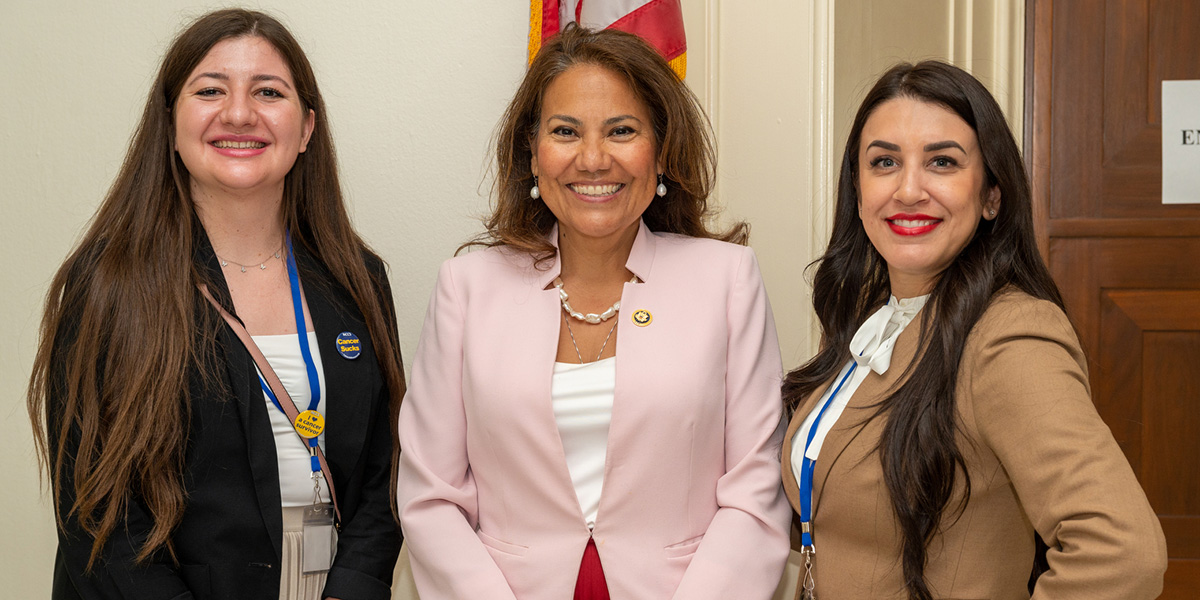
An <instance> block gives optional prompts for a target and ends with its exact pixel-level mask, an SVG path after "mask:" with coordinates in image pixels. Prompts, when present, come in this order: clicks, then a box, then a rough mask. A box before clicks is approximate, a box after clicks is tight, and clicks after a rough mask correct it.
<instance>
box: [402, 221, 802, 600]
mask: <svg viewBox="0 0 1200 600" xmlns="http://www.w3.org/2000/svg"><path fill="white" fill-rule="evenodd" d="M551 239H552V240H556V239H557V234H556V232H554V233H552V235H551ZM626 266H627V268H628V269H629V270H630V271H632V272H633V273H635V274H636V275H637V276H638V278H639V279H640V280H641V283H632V284H631V283H627V284H625V288H624V291H623V293H622V295H621V312H620V313H619V314H618V316H617V317H616V318H618V319H620V321H619V324H618V325H617V327H618V328H619V329H618V334H617V337H618V339H619V340H620V346H619V348H618V352H617V381H616V395H615V399H614V403H613V415H612V424H611V426H610V429H609V438H608V455H607V459H606V464H605V471H604V490H603V494H602V497H601V500H600V509H599V514H598V518H597V520H596V527H595V530H594V532H593V533H592V535H593V536H594V538H595V541H596V546H597V548H598V549H599V553H600V560H601V562H602V563H603V565H604V571H605V575H606V577H607V580H608V586H609V590H610V593H611V594H612V597H614V598H620V599H621V600H628V599H637V598H646V599H650V598H654V599H665V598H686V599H689V600H698V599H704V598H713V599H718V598H719V599H722V600H729V599H748V600H756V599H762V600H765V599H767V598H770V596H771V594H772V593H773V591H774V590H775V587H776V585H777V584H778V583H779V579H780V575H781V574H782V572H783V568H784V562H785V561H786V559H787V556H788V549H789V541H788V528H789V520H790V516H791V510H790V508H789V506H788V504H787V501H786V499H785V497H784V495H783V491H782V487H781V484H780V480H779V469H780V466H779V450H780V445H781V443H782V435H783V429H782V426H781V425H782V421H781V416H782V406H781V401H780V394H779V385H780V381H781V378H782V373H783V370H782V367H781V361H780V357H779V346H778V342H777V339H776V334H775V324H774V321H773V318H772V316H771V309H770V306H769V304H768V303H767V296H766V291H765V289H764V288H763V284H762V280H761V278H760V276H759V272H758V263H757V261H756V259H755V257H754V252H753V251H752V250H750V249H749V248H745V247H741V246H736V245H732V244H727V243H723V242H718V241H714V240H699V239H693V238H688V237H683V236H677V235H667V234H658V233H652V232H651V231H649V230H648V229H647V228H646V226H645V225H644V224H643V225H641V228H640V230H639V232H638V236H637V239H636V240H635V242H634V245H633V250H632V252H631V253H630V256H629V260H628V262H627V263H626ZM558 273H559V266H558V263H557V260H554V261H553V262H551V263H550V265H549V268H548V269H546V270H542V271H539V270H537V269H535V268H534V267H533V266H532V261H531V260H530V259H529V258H528V257H527V256H524V255H520V254H516V253H514V252H512V251H509V250H505V249H497V248H493V249H488V250H484V251H480V252H474V253H471V254H468V255H465V256H460V257H457V258H453V259H451V260H448V261H446V263H445V264H443V265H442V268H441V271H440V272H439V274H438V282H437V289H436V290H435V291H434V294H433V298H432V299H431V300H430V303H429V310H428V313H427V314H426V317H425V326H424V330H423V331H422V333H421V340H420V344H419V345H418V347H417V354H416V359H415V360H414V362H413V372H412V378H411V380H410V383H409V388H408V394H407V395H406V396H405V399H404V405H403V407H402V408H401V410H400V425H399V426H400V439H401V445H402V448H403V452H402V454H401V457H400V474H399V482H400V483H399V488H398V501H399V508H400V518H401V522H402V524H403V527H404V533H405V539H406V541H407V543H408V547H409V552H410V555H411V559H412V570H413V576H414V578H415V580H416V584H417V589H418V591H419V593H420V595H421V599H422V600H441V599H447V600H449V599H464V598H487V599H488V600H498V599H505V598H513V599H516V598H519V599H521V600H534V599H546V600H563V599H564V598H570V597H571V595H572V593H573V590H574V585H575V578H576V575H577V574H578V571H579V563H580V559H581V558H582V556H583V550H584V547H585V546H586V545H587V541H588V536H589V532H588V528H587V524H586V523H585V522H584V517H583V514H582V513H581V511H580V508H579V503H578V500H577V499H576V496H575V491H574V488H573V487H572V484H571V479H570V475H569V474H568V471H567V465H566V461H565V458H564V454H563V449H562V442H561V438H560V437H559V433H558V427H557V425H556V424H555V421H554V415H553V413H552V411H551V406H550V382H551V375H552V371H553V365H554V359H555V351H556V348H557V343H558V333H559V325H560V324H561V323H562V320H561V318H556V315H559V314H560V311H561V310H562V309H561V307H560V305H559V299H558V293H557V292H556V291H555V289H554V288H553V287H550V288H549V289H546V288H547V287H548V286H549V284H550V282H551V281H552V280H553V279H554V278H555V277H556V276H557V275H558ZM637 310H647V311H649V312H650V313H651V315H652V316H653V321H652V322H651V323H650V324H649V325H648V326H645V327H638V326H637V325H635V324H634V322H633V321H632V320H631V315H632V314H633V312H634V311H637Z"/></svg>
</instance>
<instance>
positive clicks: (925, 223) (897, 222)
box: [890, 219, 941, 227]
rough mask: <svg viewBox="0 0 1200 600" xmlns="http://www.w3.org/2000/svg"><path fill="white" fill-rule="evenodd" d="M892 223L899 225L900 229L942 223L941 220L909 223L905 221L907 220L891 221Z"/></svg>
mask: <svg viewBox="0 0 1200 600" xmlns="http://www.w3.org/2000/svg"><path fill="white" fill-rule="evenodd" d="M890 222H891V223H893V224H895V225H898V226H900V227H924V226H926V225H933V224H934V223H940V222H941V219H928V220H925V219H922V220H919V221H909V220H905V219H891V221H890Z"/></svg>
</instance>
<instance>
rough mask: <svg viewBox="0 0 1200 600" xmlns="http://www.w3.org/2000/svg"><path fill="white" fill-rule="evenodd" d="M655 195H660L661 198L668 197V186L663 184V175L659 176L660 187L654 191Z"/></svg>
mask: <svg viewBox="0 0 1200 600" xmlns="http://www.w3.org/2000/svg"><path fill="white" fill-rule="evenodd" d="M654 193H656V194H658V197H659V198H662V197H663V196H666V195H667V184H665V183H663V176H662V173H659V174H658V187H657V188H655V189H654Z"/></svg>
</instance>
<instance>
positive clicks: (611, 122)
mask: <svg viewBox="0 0 1200 600" xmlns="http://www.w3.org/2000/svg"><path fill="white" fill-rule="evenodd" d="M631 119H632V120H634V121H637V122H638V123H641V122H642V120H641V119H639V118H637V117H635V116H633V115H621V116H619V117H612V118H611V119H605V120H604V124H605V125H615V124H617V123H620V122H621V121H628V120H631Z"/></svg>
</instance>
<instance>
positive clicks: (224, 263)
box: [213, 246, 283, 273]
mask: <svg viewBox="0 0 1200 600" xmlns="http://www.w3.org/2000/svg"><path fill="white" fill-rule="evenodd" d="M213 254H216V253H215V252H214V253H213ZM281 254H283V246H280V247H279V249H278V250H276V251H275V253H274V254H272V255H271V257H274V258H279V255H281ZM217 260H218V261H220V262H221V266H222V267H228V266H229V265H230V264H231V263H232V264H234V265H237V266H239V267H241V268H242V272H243V273H245V272H246V269H248V268H250V267H253V266H255V265H253V264H249V265H243V264H242V263H240V262H237V261H234V260H228V259H225V258H221V257H220V256H217ZM267 260H271V258H267ZM267 260H264V261H263V262H261V263H259V264H258V265H257V266H258V269H259V270H260V271H265V270H266V269H267Z"/></svg>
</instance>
